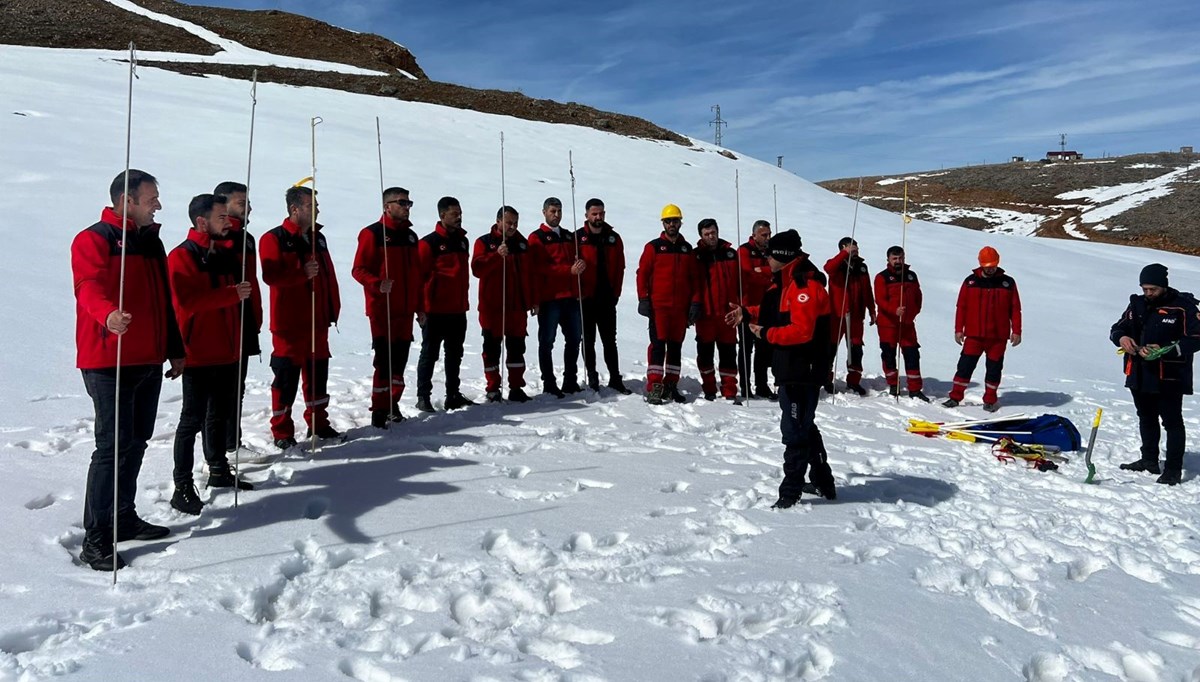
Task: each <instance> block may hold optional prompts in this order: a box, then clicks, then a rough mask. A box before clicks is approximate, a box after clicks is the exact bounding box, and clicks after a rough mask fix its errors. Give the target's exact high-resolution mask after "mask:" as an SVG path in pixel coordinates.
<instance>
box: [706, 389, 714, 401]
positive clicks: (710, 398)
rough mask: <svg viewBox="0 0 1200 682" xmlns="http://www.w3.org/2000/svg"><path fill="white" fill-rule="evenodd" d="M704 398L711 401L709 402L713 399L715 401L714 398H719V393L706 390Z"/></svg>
mask: <svg viewBox="0 0 1200 682" xmlns="http://www.w3.org/2000/svg"><path fill="white" fill-rule="evenodd" d="M704 399H705V400H707V401H709V402H711V401H713V400H716V399H717V394H716V392H708V391H705V392H704Z"/></svg>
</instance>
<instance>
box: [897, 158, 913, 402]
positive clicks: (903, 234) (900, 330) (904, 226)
mask: <svg viewBox="0 0 1200 682" xmlns="http://www.w3.org/2000/svg"><path fill="white" fill-rule="evenodd" d="M910 222H912V218H909V217H908V181H907V180H906V181H905V182H904V208H903V209H902V210H901V212H900V257H901V258H903V259H904V262H903V263H902V264H901V265H900V305H899V306H897V307H900V308H903V307H904V281H905V280H906V279H908V275H907V273H905V272H904V268H905V267H907V266H908V253H907V252H906V251H905V246H906V244H907V241H908V224H909V223H910ZM896 321H897V323H898V324H897V327H896V356H897V357H896V402H897V403H899V402H900V360H901V359H902V358H903V356H904V351H902V350H901V345H900V342H901V341H902V340H903V339H904V314H903V313H901V314H899V315H897V316H896ZM904 371H905V374H907V373H908V363H905V365H904Z"/></svg>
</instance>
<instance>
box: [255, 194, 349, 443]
mask: <svg viewBox="0 0 1200 682" xmlns="http://www.w3.org/2000/svg"><path fill="white" fill-rule="evenodd" d="M285 200H286V202H287V210H288V217H287V218H285V219H284V220H283V224H281V225H280V226H279V227H276V228H274V229H272V230H270V231H268V232H267V233H266V234H264V235H263V236H262V239H260V240H259V243H258V246H259V254H260V256H261V257H262V273H263V282H265V283H266V284H267V286H268V287H270V288H271V369H272V370H273V371H274V372H275V380H274V381H273V382H272V383H271V435H272V437H274V439H275V446H276V447H278V448H280V449H287V448H289V447H292V446H294V445H296V438H295V429H296V426H295V423H294V422H293V421H292V403H294V402H295V401H296V389H297V388H299V384H300V383H301V380H303V383H304V421H305V423H306V424H308V428H309V435H312V434H314V433H315V434H316V435H317V437H318V438H338V437H340V436H341V435H342V434H341V433H339V432H338V431H337V430H336V429H334V428H333V427H332V426H331V425H330V424H329V392H328V390H327V388H326V386H327V384H328V382H329V358H330V352H329V327H331V326H333V325H334V324H336V323H337V320H338V314H339V313H340V312H341V307H342V302H341V296H340V295H339V293H338V282H337V274H336V273H335V272H334V269H333V259H332V258H331V257H330V255H329V248H328V246H327V245H326V242H325V235H323V234H321V229H322V227H323V226H322V225H321V224H320V223H318V222H316V220H317V214H318V212H319V209H320V207H319V205H318V203H317V198H316V197H315V196H314V195H313V191H312V189H311V188H309V187H291V188H289V189H288V191H287V194H286V195H285ZM314 228H315V230H314ZM314 297H315V301H316V305H315V310H314V305H313V301H314ZM314 315H315V317H314Z"/></svg>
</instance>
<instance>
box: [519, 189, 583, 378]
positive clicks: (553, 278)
mask: <svg viewBox="0 0 1200 682" xmlns="http://www.w3.org/2000/svg"><path fill="white" fill-rule="evenodd" d="M542 217H543V218H544V220H545V222H543V223H542V225H541V227H539V228H538V229H537V230H536V231H534V232H533V234H531V235H529V255H530V260H531V261H532V265H533V267H534V269H535V275H534V278H535V283H536V286H537V292H536V293H537V296H536V298H537V299H538V301H537V302H538V314H537V315H538V365H539V366H540V368H541V372H542V391H543V392H545V393H549V394H550V395H553V396H555V397H558V398H561V397H563V395H564V394H567V393H578V392H579V391H581V390H582V389H581V388H580V386H579V367H578V364H579V341H580V337H581V336H582V329H583V320H582V317H581V313H580V311H579V308H580V305H579V284H580V276H581V275H582V274H583V272H584V271H585V269H586V268H587V263H585V262H584V261H583V259H582V258H580V255H579V253H578V252H577V250H576V247H575V235H573V234H571V232H570V231H569V230H567V229H565V228H563V227H561V223H562V201H560V200H559V199H558V198H557V197H549V198H547V199H546V200H545V201H544V202H542ZM559 327H562V332H563V381H562V384H559V383H558V379H557V378H556V377H555V375H554V339H555V337H556V336H558V328H559Z"/></svg>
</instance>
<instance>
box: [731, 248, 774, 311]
mask: <svg viewBox="0 0 1200 682" xmlns="http://www.w3.org/2000/svg"><path fill="white" fill-rule="evenodd" d="M738 264H739V265H740V266H741V268H742V305H743V306H747V307H749V306H757V305H758V304H760V303H762V297H763V294H765V293H767V289H770V288H771V266H770V265H769V264H768V263H767V252H766V251H764V250H762V249H760V248H758V244H756V243H754V238H753V237H751V238H750V239H749V240H748V241H747V242H746V243H745V244H742V245H741V246H739V247H738Z"/></svg>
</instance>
